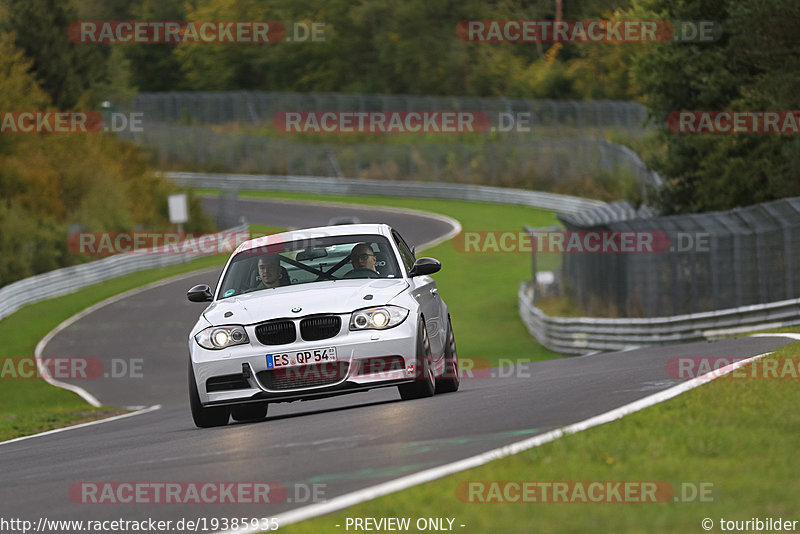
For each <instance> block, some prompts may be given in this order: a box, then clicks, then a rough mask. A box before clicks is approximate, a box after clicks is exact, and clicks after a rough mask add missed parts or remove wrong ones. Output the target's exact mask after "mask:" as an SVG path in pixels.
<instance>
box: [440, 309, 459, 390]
mask: <svg viewBox="0 0 800 534" xmlns="http://www.w3.org/2000/svg"><path fill="white" fill-rule="evenodd" d="M458 372H459V369H458V353H457V352H456V338H455V335H454V334H453V324H452V323H451V322H450V318H449V317H448V318H447V341H446V342H445V346H444V372H443V373H442V376H440V377H439V378H437V379H436V393H437V394H439V393H453V392H454V391H458V386H460V385H461V377H460V376H459V374H458Z"/></svg>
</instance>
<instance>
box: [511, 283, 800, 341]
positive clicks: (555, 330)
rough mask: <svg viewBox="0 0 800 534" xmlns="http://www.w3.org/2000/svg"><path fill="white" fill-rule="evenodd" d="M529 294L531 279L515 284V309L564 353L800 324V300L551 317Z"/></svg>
mask: <svg viewBox="0 0 800 534" xmlns="http://www.w3.org/2000/svg"><path fill="white" fill-rule="evenodd" d="M532 296H533V293H532V289H531V287H530V282H523V283H522V284H520V286H519V293H518V298H519V314H520V316H521V317H522V321H523V322H524V323H525V326H526V327H527V328H528V331H529V332H530V333H531V335H533V336H534V337H535V338H536V339H537V340H539V342H540V343H541V344H542V345H544V346H545V347H547V348H549V349H550V350H554V351H557V352H563V353H568V354H587V353H589V352H596V351H611V350H626V349H630V348H633V347H638V346H645V345H666V344H670V343H681V342H683V343H686V342H692V341H707V340H712V339H718V338H721V337H724V336H726V335H731V334H736V333H742V332H752V331H754V330H761V329H766V328H777V327H782V326H791V325H796V324H800V299H793V300H784V301H781V302H771V303H768V304H757V305H752V306H741V307H738V308H731V309H727V310H717V311H713V312H702V313H692V314H688V315H675V316H672V317H653V318H648V319H633V318H624V319H605V318H603V319H601V318H594V317H575V318H572V317H570V318H567V317H550V316H549V315H547V314H545V313H544V312H543V311H542V310H541V309H539V308H537V307H536V306H535V305H534V304H533V299H532Z"/></svg>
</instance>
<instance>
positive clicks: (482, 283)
mask: <svg viewBox="0 0 800 534" xmlns="http://www.w3.org/2000/svg"><path fill="white" fill-rule="evenodd" d="M198 192H200V193H207V194H218V191H214V190H209V189H206V190H198ZM239 194H240V196H243V197H247V196H250V197H261V198H284V199H300V200H313V201H329V202H344V203H350V204H364V205H370V206H390V207H398V208H411V209H417V210H423V211H429V212H433V213H440V214H442V215H447V216H449V217H453V218H454V219H457V220H458V221H459V222H460V223H461V225H462V227H463V229H464V230H465V231H489V230H491V231H496V230H498V231H511V232H515V233H516V232H519V231H520V230H521V229H522V227H523V226H524V225H529V226H534V227H538V226H549V225H552V224H555V223H556V222H557V220H556V218H555V215H554V214H553V213H552V212H550V211H547V210H540V209H533V208H529V207H525V206H513V205H507V204H490V203H481V202H462V201H455V200H434V199H407V198H391V197H369V196H364V197H361V196H341V195H313V194H304V193H273V192H264V191H240V192H239ZM459 248H460V247H457V246H456V245H455V244H454V242H450V241H448V242H445V243H442V244H440V245H438V246H436V247H434V248H432V249H428V250H426V251H425V252H424V254H423V255H425V256H432V257H434V258H436V259H438V260H440V261H441V262H442V270H441V272H439V273H437V274H436V275H435V278H436V282H437V285H438V286H439V293H440V294H441V295H442V298H444V300H445V302H447V305H448V306H449V307H450V312H451V315H452V319H453V330H454V332H455V334H456V340H457V342H458V355H459V358H462V359H463V358H470V359H477V360H476V365H475V367H476V368H477V367H480V366H481V365H482V364H485V363H488V364H490V365H498V364H504V365H509V364H511V363H517V362H518V361H536V360H542V359H549V358H555V357H557V356H558V355H557V354H556V353H553V352H551V351H549V350H547V349H545V348H544V347H542V346H541V345H540V344H539V343H538V342H537V341H536V340H535V339H534V338H533V337H531V335H530V334H529V333H528V331H527V330H526V328H525V326H524V325H523V324H522V321H521V320H520V318H519V312H518V311H517V307H518V306H517V286H518V285H519V283H520V282H521V281H523V280H529V279H530V278H531V258H530V254H529V253H525V252H522V253H491V252H489V253H480V254H479V253H464V252H461V251H460V250H459ZM558 261H559V257H558V256H557V255H554V254H548V255H543V258H542V259H541V261H540V269H542V270H547V269H554V268H555V267H556V266H557V265H558ZM477 362H481V365H479V364H477Z"/></svg>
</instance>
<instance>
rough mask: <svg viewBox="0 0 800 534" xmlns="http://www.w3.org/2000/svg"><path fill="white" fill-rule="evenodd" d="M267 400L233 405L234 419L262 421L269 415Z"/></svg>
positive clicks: (232, 415) (232, 414)
mask: <svg viewBox="0 0 800 534" xmlns="http://www.w3.org/2000/svg"><path fill="white" fill-rule="evenodd" d="M268 407H269V404H268V403H266V402H251V403H249V404H237V405H235V406H231V417H233V420H234V421H260V420H261V419H264V418H265V417H267V408H268Z"/></svg>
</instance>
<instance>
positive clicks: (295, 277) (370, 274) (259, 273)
mask: <svg viewBox="0 0 800 534" xmlns="http://www.w3.org/2000/svg"><path fill="white" fill-rule="evenodd" d="M401 277H402V273H401V272H400V269H399V267H398V264H397V260H396V258H395V254H394V250H393V249H392V247H391V246H390V244H389V241H388V240H387V239H386V238H385V237H382V236H378V235H348V236H336V237H315V238H313V239H303V240H298V241H290V242H287V243H269V244H268V245H266V246H263V247H257V248H253V249H250V250H245V251H242V252H240V253H238V254H237V255H236V256H234V258H233V260H231V263H230V265H229V267H228V269H227V271H226V272H225V276H224V278H223V279H222V286H221V289H220V291H219V298H220V299H224V298H229V297H233V296H235V295H241V294H244V293H251V292H254V291H262V290H265V289H273V288H277V287H284V286H290V285H300V284H311V283H314V282H325V281H331V280H349V279H359V278H361V279H367V278H401Z"/></svg>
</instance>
